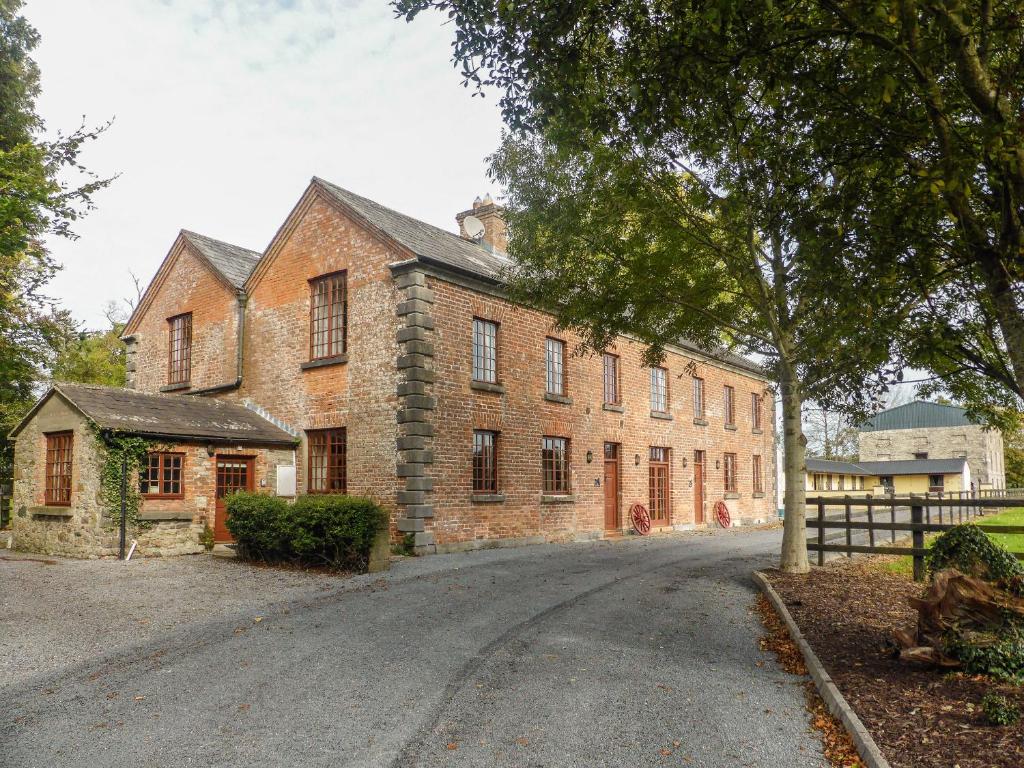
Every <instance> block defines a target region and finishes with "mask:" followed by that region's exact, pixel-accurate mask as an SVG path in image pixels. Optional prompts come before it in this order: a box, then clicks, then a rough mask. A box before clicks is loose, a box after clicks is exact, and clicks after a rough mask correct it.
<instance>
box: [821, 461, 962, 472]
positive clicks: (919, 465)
mask: <svg viewBox="0 0 1024 768" xmlns="http://www.w3.org/2000/svg"><path fill="white" fill-rule="evenodd" d="M966 463H967V459H905V460H897V461H858V462H849V461H830V460H828V459H807V471H808V472H831V473H833V474H839V475H957V474H960V473H961V472H963V471H964V465H965V464H966Z"/></svg>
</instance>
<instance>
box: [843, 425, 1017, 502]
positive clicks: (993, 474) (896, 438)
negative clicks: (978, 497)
mask: <svg viewBox="0 0 1024 768" xmlns="http://www.w3.org/2000/svg"><path fill="white" fill-rule="evenodd" d="M857 441H858V448H859V455H860V461H889V460H892V461H898V460H903V459H913V458H914V454H915V453H927V454H928V458H929V459H955V458H961V457H963V458H966V459H967V463H968V465H969V466H970V468H971V479H972V480H973V481H974V483H975V487H976V488H977V487H980V484H985V485H991V487H993V488H1005V487H1006V467H1005V464H1004V458H1003V436H1002V433H1000V432H999V431H998V430H993V429H986V428H984V427H980V426H976V425H968V426H958V427H927V428H920V429H886V430H879V431H875V432H861V433H860V434H859V435H858V439H857Z"/></svg>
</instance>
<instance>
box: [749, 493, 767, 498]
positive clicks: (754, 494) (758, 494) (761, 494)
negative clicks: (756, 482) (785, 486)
mask: <svg viewBox="0 0 1024 768" xmlns="http://www.w3.org/2000/svg"><path fill="white" fill-rule="evenodd" d="M751 497H752V498H755V499H763V498H764V492H763V491H754V492H753V493H752V494H751Z"/></svg>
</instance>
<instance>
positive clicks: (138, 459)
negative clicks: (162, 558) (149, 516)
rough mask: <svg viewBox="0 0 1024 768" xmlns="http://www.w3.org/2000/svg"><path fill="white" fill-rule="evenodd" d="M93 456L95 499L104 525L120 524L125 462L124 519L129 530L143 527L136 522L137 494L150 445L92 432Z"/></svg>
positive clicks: (139, 499)
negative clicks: (95, 463) (97, 480)
mask: <svg viewBox="0 0 1024 768" xmlns="http://www.w3.org/2000/svg"><path fill="white" fill-rule="evenodd" d="M95 435H96V444H97V454H98V455H99V457H100V490H99V499H100V504H101V505H102V506H103V510H104V512H105V515H106V518H107V522H109V523H110V524H112V525H119V524H120V521H121V471H122V466H123V464H124V462H125V460H126V459H127V465H128V481H127V483H126V484H125V486H126V493H125V501H126V503H125V507H126V512H127V514H126V518H127V524H128V527H129V528H137V527H146V524H145V523H140V521H139V508H140V506H141V505H142V493H141V492H140V491H139V473H140V472H141V471H142V467H143V465H144V462H145V461H146V454H148V453H149V452H150V451H151V450H154V445H153V444H152V443H151V442H150V441H149V440H146V439H144V438H141V437H135V436H133V435H123V434H118V433H102V432H99V431H98V430H97V431H96V432H95Z"/></svg>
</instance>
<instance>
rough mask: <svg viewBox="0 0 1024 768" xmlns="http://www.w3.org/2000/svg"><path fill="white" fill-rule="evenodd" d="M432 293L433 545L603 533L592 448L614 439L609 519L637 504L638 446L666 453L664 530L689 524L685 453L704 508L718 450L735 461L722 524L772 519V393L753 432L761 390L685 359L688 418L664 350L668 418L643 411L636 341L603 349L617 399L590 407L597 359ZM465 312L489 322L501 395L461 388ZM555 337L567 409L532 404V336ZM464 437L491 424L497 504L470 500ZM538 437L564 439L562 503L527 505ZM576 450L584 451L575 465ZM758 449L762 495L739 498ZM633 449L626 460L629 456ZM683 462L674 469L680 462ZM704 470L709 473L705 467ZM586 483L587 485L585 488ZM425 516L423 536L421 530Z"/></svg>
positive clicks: (461, 299) (534, 494)
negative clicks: (696, 381) (562, 358)
mask: <svg viewBox="0 0 1024 768" xmlns="http://www.w3.org/2000/svg"><path fill="white" fill-rule="evenodd" d="M429 286H430V288H431V289H433V291H434V293H435V303H434V307H433V311H432V315H433V318H434V322H435V327H436V330H435V331H434V339H433V340H434V345H435V357H434V363H435V366H436V369H437V371H438V377H437V383H436V384H435V385H434V394H435V395H436V396H437V399H438V405H437V411H436V412H435V422H436V435H435V438H434V443H433V449H434V456H435V459H434V464H433V468H432V473H433V476H434V478H435V480H434V493H433V499H432V501H433V504H434V507H435V517H434V519H433V524H432V530H433V532H434V534H435V537H436V540H437V544H438V545H439V546H444V545H445V544H451V543H454V542H461V541H467V540H472V539H486V538H497V537H532V536H538V535H540V536H545V537H548V538H551V537H559V536H563V535H569V534H573V533H574V534H580V533H586V532H595V533H596V532H600V531H603V530H604V506H603V499H604V496H603V493H604V488H603V467H604V465H603V446H604V442H605V441H608V442H616V443H620V444H621V446H622V448H621V454H622V470H621V483H620V485H621V489H622V492H621V500H622V502H621V516H622V518H623V527H628V521H626V520H625V518H626V517H627V514H626V513H627V510H628V509H629V507H630V506H631V504H632V503H633V502H635V501H640V502H642V503H643V504H644V505H645V506H647V505H649V492H648V448H649V447H650V446H662V447H668V448H670V449H671V459H670V462H671V464H670V492H671V523H672V524H674V525H679V524H686V523H693V521H694V509H693V508H694V490H693V487H692V482H693V459H694V451H695V450H704V451H706V456H707V469H706V472H705V474H706V494H707V499H708V502H709V503H708V509H709V512H710V508H711V506H712V505H713V504H714V502H715V501H716V500H718V499H721V498H723V496H724V478H723V472H722V466H721V465H722V462H723V458H722V457H723V454H724V453H726V452H732V453H736V454H737V457H738V461H739V474H738V478H739V487H738V490H739V498H737V499H735V500H730V502H729V506H730V507H731V508H732V509H733V516H734V517H735V516H739V517H741V518H744V519H746V520H750V519H754V518H765V517H768V516H769V515H770V514H772V510H773V509H774V506H775V500H774V488H775V477H774V467H775V460H774V443H773V436H772V425H773V423H774V419H773V415H772V398H771V397H770V396H767V397H765V398H764V404H765V405H764V409H765V410H764V415H763V417H762V424H763V427H764V433H763V434H760V435H758V434H754V433H753V429H752V415H751V399H750V394H751V392H754V391H756V392H762V393H763V392H764V391H765V386H766V385H765V383H764V382H763V381H759V380H757V379H755V378H752V377H750V376H747V375H743V374H741V373H739V372H733V371H730V370H727V369H725V368H722V367H718V366H712V365H708V364H706V363H701V362H697V363H696V365H697V373H698V375H699V376H701V377H703V378H704V380H705V410H706V420H707V421H708V425H707V426H697V425H695V424H694V414H693V389H692V378H691V374H690V373H689V372H688V371H687V370H686V367H687V365H688V364H690V363H691V362H692V358H689V357H686V356H683V355H680V354H674V353H670V354H669V355H668V357H667V359H666V361H665V362H664V364H663V365H664V367H666V368H667V369H668V382H669V411H670V413H671V415H672V417H673V419H672V420H671V421H667V420H660V419H655V418H652V416H651V415H650V378H649V377H650V374H649V369H648V368H646V367H644V366H643V365H642V363H641V361H640V356H641V352H642V348H641V346H640V345H639V344H636V343H632V342H629V341H628V340H625V339H622V340H621V341H620V342H619V343H618V344H617V345H616V348H615V349H614V350H612V351H614V352H615V353H616V354H618V355H619V356H620V361H619V367H620V376H621V385H620V393H621V400H622V405H623V407H624V412H623V413H615V412H611V411H606V410H603V408H602V404H603V385H602V359H601V356H599V355H597V356H595V355H583V356H580V355H574V354H571V353H572V352H573V351H575V350H576V347H577V344H578V339H577V338H576V337H575V336H573V335H572V334H565V333H561V332H556V331H554V330H553V329H552V328H551V321H550V317H548V316H546V315H544V314H543V313H540V312H536V311H533V310H527V309H523V308H521V307H516V306H514V305H512V304H510V303H508V302H506V301H504V300H502V299H499V298H492V297H489V296H487V295H485V294H482V293H478V292H475V291H472V290H469V289H468V288H465V287H461V286H458V285H455V284H453V283H451V282H447V281H443V280H440V279H436V278H432V279H431V280H430V281H429ZM473 317H482V318H485V319H490V320H495V321H497V322H498V323H499V324H500V327H499V341H498V381H499V383H500V384H502V385H504V387H505V393H504V394H495V393H491V392H481V391H477V390H473V389H471V388H470V380H471V326H472V319H473ZM548 335H552V336H556V337H558V338H562V339H564V340H565V341H566V342H567V351H568V352H569V353H570V356H569V357H568V359H567V362H566V393H567V395H568V396H569V397H571V398H572V400H573V402H572V404H571V405H565V404H561V403H554V402H548V401H546V400H545V399H544V390H545V364H544V362H545V360H544V338H545V336H548ZM726 383H729V384H732V385H733V386H734V387H735V388H736V425H737V429H736V430H735V431H730V430H727V429H725V426H724V407H723V385H724V384H726ZM474 429H491V430H496V431H499V432H500V433H501V435H500V437H499V449H498V450H499V456H500V458H499V479H498V482H499V491H500V492H501V493H503V494H504V495H505V497H506V500H505V501H504V502H501V503H473V502H471V500H470V495H471V487H472V471H471V467H472V462H471V445H472V433H473V430H474ZM543 435H552V436H559V437H569V438H571V440H572V442H571V454H572V458H571V464H572V484H573V495H574V496H575V498H576V502H575V503H572V504H566V503H541V501H540V496H541V488H542V477H541V460H540V440H541V436H543ZM587 451H590V452H591V453H592V456H593V461H592V463H590V464H587V462H586V458H585V457H586V454H587ZM755 453H760V455H761V456H762V462H763V467H764V474H765V478H764V488H765V495H764V497H763V498H753V496H752V474H751V464H752V461H751V456H752V455H753V454H755ZM637 455H639V457H640V461H639V465H637V464H635V458H634V457H635V456H637ZM684 459H685V460H686V466H685V467H684V466H683V460H684ZM716 462H718V463H719V467H718V468H716V466H715V464H716ZM599 483H600V484H599ZM429 525H430V524H429V521H428V529H430V528H429Z"/></svg>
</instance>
